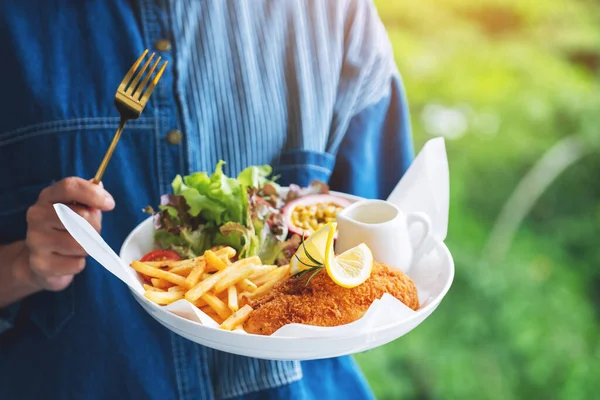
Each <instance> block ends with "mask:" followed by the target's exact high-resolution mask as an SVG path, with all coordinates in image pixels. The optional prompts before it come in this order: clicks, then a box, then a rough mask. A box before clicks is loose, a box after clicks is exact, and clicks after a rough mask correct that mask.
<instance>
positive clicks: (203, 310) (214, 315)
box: [200, 306, 225, 324]
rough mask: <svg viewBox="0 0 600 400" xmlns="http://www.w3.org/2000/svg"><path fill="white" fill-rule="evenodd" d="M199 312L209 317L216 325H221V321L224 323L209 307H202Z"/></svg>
mask: <svg viewBox="0 0 600 400" xmlns="http://www.w3.org/2000/svg"><path fill="white" fill-rule="evenodd" d="M200 310H201V311H202V312H203V313H204V314H206V315H208V316H209V317H211V318H212V319H213V320H214V321H215V322H216V323H217V324H222V323H223V321H225V319H223V318H221V317H219V314H217V313H216V312H215V310H213V309H212V308H210V306H204V307H200Z"/></svg>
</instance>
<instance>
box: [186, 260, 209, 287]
mask: <svg viewBox="0 0 600 400" xmlns="http://www.w3.org/2000/svg"><path fill="white" fill-rule="evenodd" d="M205 268H206V261H205V260H201V261H199V262H198V263H197V264H196V265H195V266H194V269H192V272H190V274H189V275H188V277H187V278H186V279H185V287H186V288H187V289H191V288H193V287H194V286H196V285H197V284H198V282H200V279H201V278H202V273H203V272H204V269H205Z"/></svg>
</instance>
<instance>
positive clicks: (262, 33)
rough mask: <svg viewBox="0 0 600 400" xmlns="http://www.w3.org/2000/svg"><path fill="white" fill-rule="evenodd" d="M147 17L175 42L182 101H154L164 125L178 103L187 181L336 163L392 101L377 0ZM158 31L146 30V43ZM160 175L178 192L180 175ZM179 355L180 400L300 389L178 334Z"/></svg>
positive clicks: (272, 366) (217, 8) (292, 372)
mask: <svg viewBox="0 0 600 400" xmlns="http://www.w3.org/2000/svg"><path fill="white" fill-rule="evenodd" d="M165 1H166V0H165ZM145 7H146V8H145V9H144V8H143V9H142V11H146V12H142V15H145V16H147V17H148V16H149V15H156V14H158V15H166V17H165V18H164V19H162V20H161V21H160V23H159V24H158V25H160V26H161V28H160V29H161V30H166V31H167V32H168V34H169V36H170V38H171V39H172V40H171V41H172V47H173V49H172V50H171V52H170V53H171V54H170V57H171V63H172V64H171V65H172V68H173V71H174V78H173V79H174V84H175V91H174V93H173V98H169V96H168V95H167V94H166V93H167V91H166V87H167V86H166V84H163V85H162V87H160V86H159V87H158V88H157V91H158V92H159V93H158V94H155V95H154V99H153V101H154V102H155V105H157V107H156V109H157V110H158V111H157V112H158V114H159V115H158V117H160V116H161V115H160V113H161V107H160V105H161V104H168V103H170V102H176V103H177V105H178V107H179V115H178V118H177V120H178V121H179V124H181V125H182V128H183V129H182V130H183V132H184V133H185V137H186V141H187V143H186V146H185V149H186V150H185V151H187V157H183V158H185V159H187V163H188V165H187V166H186V167H187V168H186V169H187V170H189V171H210V170H212V169H213V168H214V165H215V164H216V163H217V161H218V160H219V159H224V160H225V161H226V162H227V164H226V168H227V170H226V172H227V173H229V174H237V173H238V172H239V171H240V170H242V169H243V168H245V167H247V166H248V165H253V164H265V163H269V164H272V165H273V164H277V160H278V159H279V158H280V157H281V155H282V153H284V152H286V151H292V150H304V151H309V152H314V153H321V154H323V153H325V154H329V155H330V156H333V155H335V153H336V151H337V149H338V147H339V145H340V142H341V140H342V138H343V136H344V133H345V132H346V131H347V129H348V125H349V123H350V120H351V118H352V117H353V116H354V115H356V114H357V113H359V112H360V111H362V110H364V109H365V108H366V107H368V106H370V105H372V104H375V103H377V102H378V101H380V100H381V99H382V98H384V96H386V95H388V92H389V88H390V77H391V75H393V74H395V73H396V67H395V63H394V60H393V56H392V51H391V48H390V43H389V39H388V38H387V35H386V32H385V29H384V27H383V25H382V23H381V21H380V20H379V17H378V16H377V13H376V10H375V8H374V6H373V4H372V2H371V0H271V1H269V0H248V1H242V0H239V1H234V0H230V1H223V0H169V1H167V2H166V3H163V4H162V7H160V10H156V8H155V7H156V3H154V2H153V1H152V0H148V1H146V3H145ZM148 9H153V10H154V11H156V12H154V13H151V12H148ZM154 22H155V20H154V18H153V17H148V20H144V21H143V23H144V24H143V25H144V27H145V29H146V31H147V32H146V36H147V40H148V41H151V40H152V39H154V38H153V37H151V36H150V34H149V33H148V32H149V31H151V30H153V32H152V33H156V31H157V30H158V28H154V27H153V25H156V24H155V23H154ZM161 99H162V100H161ZM167 107H168V106H167ZM163 109H164V107H163ZM161 140H162V138H161ZM162 175H164V176H163V177H162V178H160V176H159V178H160V179H161V186H164V187H163V190H168V187H167V186H166V185H167V184H168V183H169V181H168V179H169V178H170V177H171V176H172V172H170V171H169V170H165V172H163V173H162ZM172 346H173V353H174V355H175V360H174V365H175V370H176V374H177V383H178V390H179V395H180V398H187V395H186V394H187V393H203V397H205V398H211V397H213V396H214V397H217V398H234V397H239V396H242V395H244V394H247V393H254V392H257V391H261V390H266V389H269V388H275V387H279V386H282V385H285V384H289V383H291V382H294V381H297V380H299V379H301V378H302V369H301V364H300V363H299V362H277V361H266V360H257V359H252V358H246V357H240V356H236V355H232V354H225V353H221V352H217V351H216V350H212V349H209V348H201V347H200V348H199V347H195V348H193V349H190V343H189V342H188V341H187V340H185V339H183V338H180V337H178V336H176V335H173V337H172ZM215 377H217V378H215Z"/></svg>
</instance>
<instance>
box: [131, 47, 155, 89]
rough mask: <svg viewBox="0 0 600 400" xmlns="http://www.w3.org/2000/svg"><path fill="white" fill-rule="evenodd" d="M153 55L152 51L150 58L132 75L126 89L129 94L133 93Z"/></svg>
mask: <svg viewBox="0 0 600 400" xmlns="http://www.w3.org/2000/svg"><path fill="white" fill-rule="evenodd" d="M154 55H155V53H152V55H151V56H150V58H149V59H148V60H147V61H146V64H144V66H143V67H142V69H141V70H140V71H139V72H138V73H136V74H135V76H134V77H133V81H132V82H131V85H129V88H128V89H127V94H128V95H130V96H131V95H132V94H133V91H134V90H135V87H136V86H137V84H138V82H139V81H140V78H141V77H142V75H144V72H145V71H146V68H148V65H150V62H151V61H152V59H153V58H154Z"/></svg>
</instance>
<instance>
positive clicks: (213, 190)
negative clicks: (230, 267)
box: [147, 161, 300, 265]
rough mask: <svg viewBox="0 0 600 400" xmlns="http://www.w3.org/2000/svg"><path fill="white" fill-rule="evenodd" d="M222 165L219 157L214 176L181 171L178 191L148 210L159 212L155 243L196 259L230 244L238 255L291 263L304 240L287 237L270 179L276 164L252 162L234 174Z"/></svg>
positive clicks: (275, 188) (175, 187) (175, 184)
mask: <svg viewBox="0 0 600 400" xmlns="http://www.w3.org/2000/svg"><path fill="white" fill-rule="evenodd" d="M223 165H224V162H223V161H219V163H218V164H217V166H216V168H215V170H214V172H213V173H212V174H211V175H208V174H207V173H206V172H195V173H193V174H191V175H187V176H183V177H182V176H181V175H177V176H176V177H175V179H174V180H173V182H172V187H173V194H165V195H163V196H161V204H160V206H159V210H158V211H156V212H155V211H154V210H153V209H152V208H147V211H148V212H150V213H152V214H153V215H154V227H155V236H154V240H155V245H156V247H158V248H161V249H171V250H174V251H176V252H178V253H179V254H180V255H182V256H183V257H195V256H199V255H202V254H203V253H204V251H206V250H208V249H210V248H211V247H213V246H217V245H228V246H231V247H233V248H234V249H236V251H237V252H238V256H239V258H246V257H251V256H259V257H260V258H261V260H262V261H263V263H265V264H279V265H283V264H286V263H287V262H289V259H290V258H291V256H292V255H293V254H294V252H295V250H296V249H297V247H298V245H299V243H300V238H299V237H297V236H292V237H291V238H289V239H288V229H287V226H286V224H285V221H284V219H283V216H282V214H281V212H280V207H281V206H282V203H283V200H282V199H281V198H280V195H279V189H280V188H279V185H277V184H276V183H275V178H269V176H270V175H271V173H272V169H271V167H270V166H268V165H263V166H251V167H248V168H246V169H245V170H243V171H242V172H241V173H240V174H239V175H238V176H237V178H231V177H228V176H226V175H225V174H224V173H223Z"/></svg>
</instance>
